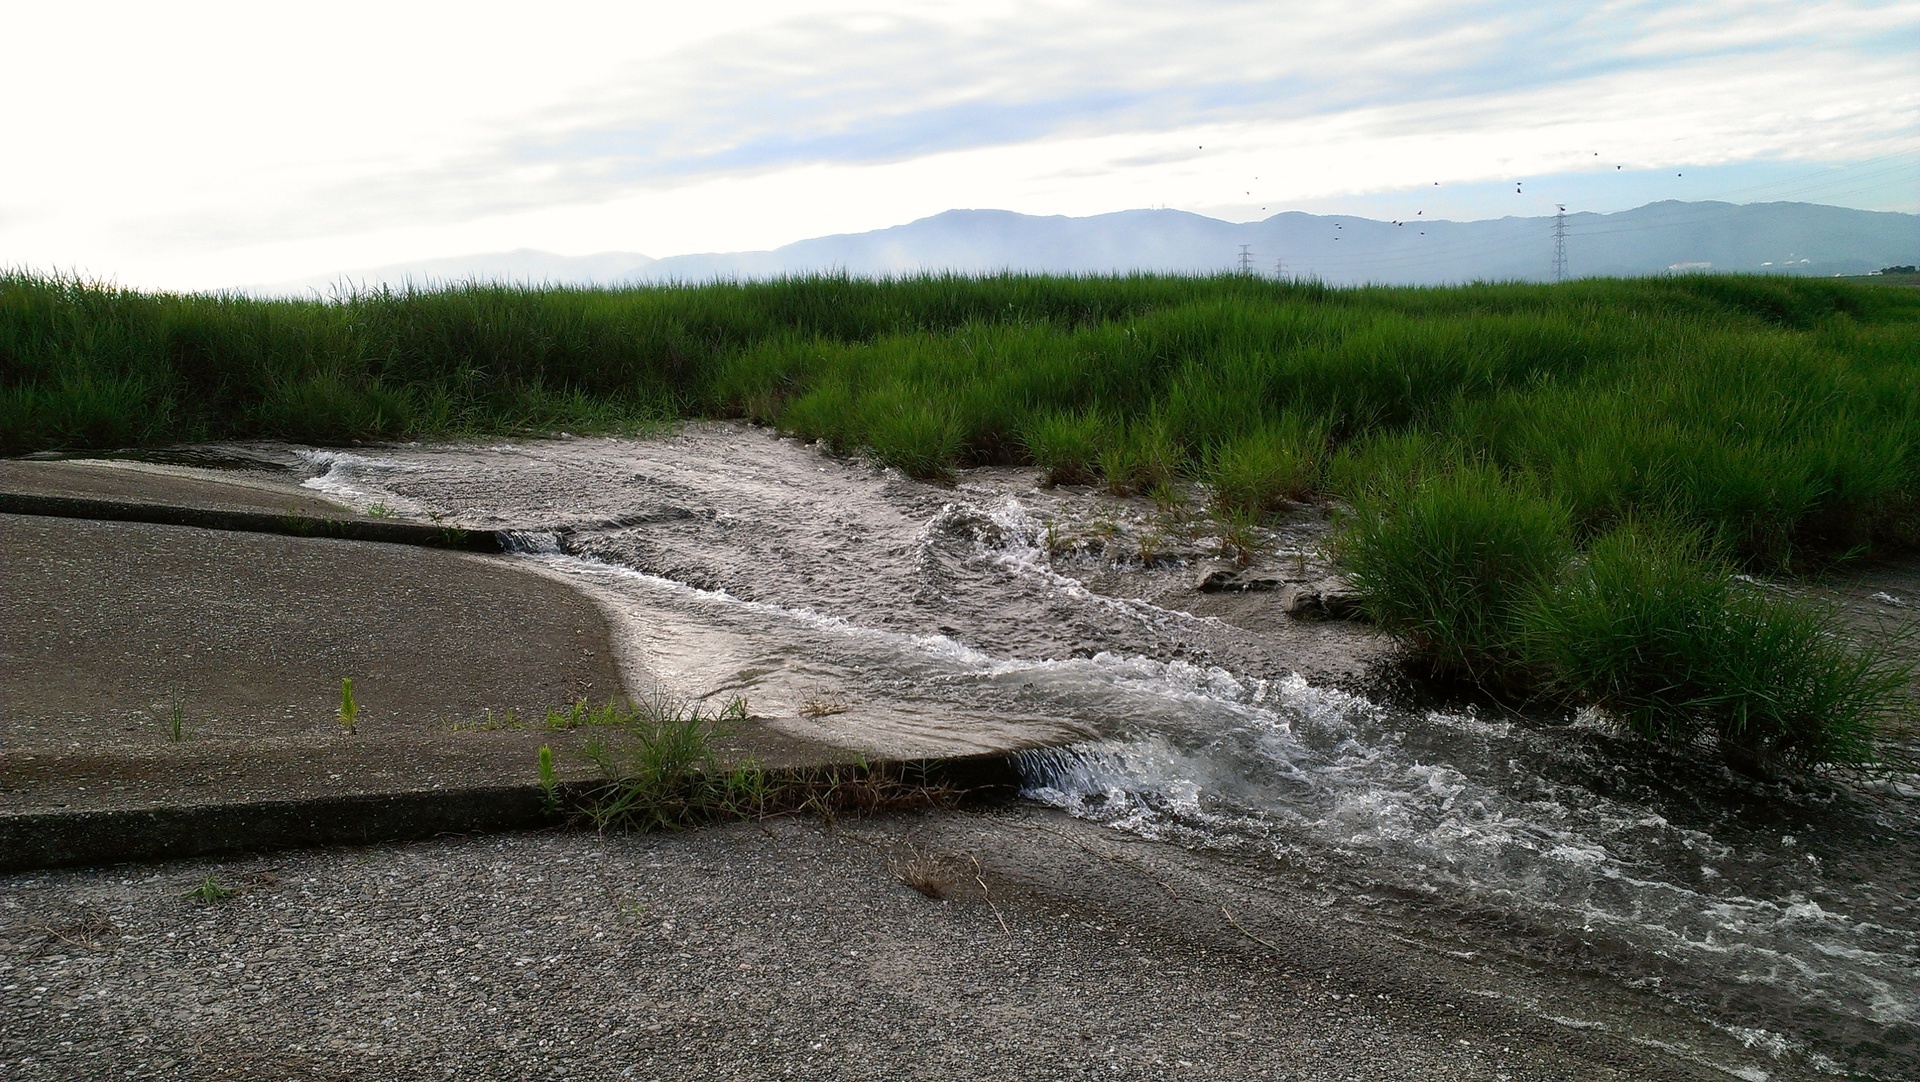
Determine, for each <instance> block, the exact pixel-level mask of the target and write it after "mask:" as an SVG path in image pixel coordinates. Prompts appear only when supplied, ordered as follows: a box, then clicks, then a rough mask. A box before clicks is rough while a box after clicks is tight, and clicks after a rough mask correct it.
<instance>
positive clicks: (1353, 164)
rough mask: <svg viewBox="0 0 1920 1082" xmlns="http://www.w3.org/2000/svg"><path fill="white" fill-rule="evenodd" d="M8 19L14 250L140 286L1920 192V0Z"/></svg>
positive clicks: (518, 6) (640, 6)
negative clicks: (845, 242)
mask: <svg viewBox="0 0 1920 1082" xmlns="http://www.w3.org/2000/svg"><path fill="white" fill-rule="evenodd" d="M6 24H7V32H6V33H5V34H4V35H0V100H4V101H6V102H7V103H9V104H8V107H7V108H6V109H4V110H0V147H4V148H5V156H4V158H0V267H15V268H30V269H33V270H37V271H42V272H48V271H54V272H63V273H74V274H81V275H84V276H87V277H92V278H100V279H106V280H111V281H116V282H119V283H121V284H123V285H128V286H134V287H139V288H164V289H221V288H230V287H238V286H244V285H249V284H257V283H266V282H275V281H284V280H288V279H293V278H298V277H302V276H311V275H317V274H327V273H331V272H336V271H350V270H353V269H358V268H367V267H374V266H381V265H386V264H392V263H398V262H405V261H410V260H418V259H429V258H435V257H444V256H455V255H462V254H467V253H474V252H489V251H504V250H510V249H517V248H534V249H542V250H546V251H551V252H557V253H561V254H567V255H584V254H589V253H594V252H607V251H628V252H641V253H645V254H647V255H651V256H655V257H659V256H667V255H676V254H682V253H687V252H702V251H736V250H752V249H765V248H772V247H775V246H778V245H781V244H785V243H789V242H791V241H795V240H800V239H804V238H807V237H813V236H821V235H825V234H831V233H846V232H858V231H862V230H868V229H876V228H883V227H885V226H889V225H897V224H900V223H902V222H907V221H911V220H913V219H916V218H920V217H925V216H927V215H930V214H936V213H938V212H940V211H942V210H947V209H951V208H956V207H990V208H999V209H1006V210H1015V211H1021V212H1025V213H1030V214H1069V215H1086V214H1099V213H1105V212H1109V211H1117V210H1127V209H1134V208H1141V207H1172V208H1177V209H1181V210H1188V211H1193V212H1196V213H1200V214H1206V215H1209V216H1212V217H1216V218H1222V219H1226V220H1231V221H1248V220H1253V219H1258V218H1264V217H1267V216H1268V215H1270V214H1274V213H1278V212H1280V211H1285V210H1307V211H1313V212H1316V213H1351V214H1363V215H1368V216H1371V217H1380V218H1398V217H1406V216H1410V215H1412V214H1413V213H1414V212H1415V211H1416V209H1417V210H1419V211H1422V212H1424V214H1425V216H1426V217H1429V218H1433V217H1450V218H1456V219H1474V218H1496V217H1501V216H1505V215H1538V214H1551V213H1552V212H1553V209H1554V206H1555V204H1556V203H1566V204H1567V205H1568V207H1569V209H1570V210H1576V211H1581V210H1584V211H1600V212H1610V211H1617V210H1625V209H1629V208H1631V207H1635V206H1639V205H1642V204H1644V203H1648V202H1652V201H1655V200H1659V199H1725V200H1729V201H1732V202H1762V201H1769V200H1776V199H1789V200H1799V201H1805V202H1817V203H1831V204H1834V205H1839V206H1847V207H1856V208H1860V209H1867V210H1898V211H1907V212H1917V211H1920V0H1894V2H1884V3H1883V2H1858V0H1856V2H1840V0H1835V2H1828V0H1787V2H1776V0H1702V2H1698V3H1687V2H1674V0H1657V2H1640V0H1611V2H1595V3H1579V2H1556V3H1547V4H1543V3H1540V2H1538V0H1524V2H1523V0H1486V2H1474V0H1465V2H1458V3H1445V4H1438V3H1420V2H1407V0H1373V2H1370V3H1366V4H1355V3H1352V2H1350V0H1288V2H1278V3H1267V2H1260V0H1233V2H1225V0H1187V2H1182V3H1164V2H1163V3H1134V2H1128V0H1116V2H1106V3H1099V4H1090V3H1074V2H1066V3H1052V2H1031V0H1028V2H1020V3H1002V2H999V0H964V2H954V3H947V2H937V3H908V2H896V3H889V4H886V5H885V6H875V5H872V4H865V3H843V2H838V0H782V2H779V3H769V4H758V3H732V4H728V3H712V4H686V3H618V4H615V3H586V2H581V3H570V2H555V0H548V2H545V3H541V4H528V3H524V2H519V3H513V4H490V3H483V2H473V0H466V2H460V3H408V2H405V0H382V2H380V3H359V2H355V0H342V2H334V3H329V4H325V5H319V4H310V3H305V4H303V3H284V4H261V3H259V2H258V0H250V2H247V3H202V2H194V0H176V2H173V3H168V4H153V3H150V2H143V3H137V4H135V3H125V4H117V3H91V2H87V0H63V2H62V3H59V4H31V5H30V4H26V3H17V4H13V5H10V6H9V11H8V14H7V18H6ZM1516 189H1518V190H1517V191H1516Z"/></svg>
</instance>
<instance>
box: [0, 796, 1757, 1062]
mask: <svg viewBox="0 0 1920 1082" xmlns="http://www.w3.org/2000/svg"><path fill="white" fill-rule="evenodd" d="M210 879H211V881H212V882H213V883H215V884H217V885H218V886H219V887H220V888H222V889H224V890H230V891H232V892H233V893H232V894H231V895H229V896H227V897H225V898H222V899H220V900H205V899H202V898H198V897H187V896H186V895H187V894H188V893H189V892H190V891H192V890H194V888H196V887H200V886H202V885H204V884H207V883H208V882H209V880H210ZM914 884H917V885H918V886H917V887H916V886H915V885H914ZM932 895H940V896H941V897H938V898H936V897H933V896H932ZM1339 913H1340V907H1339V906H1337V905H1332V904H1330V902H1329V900H1327V899H1319V900H1315V899H1313V898H1312V897H1309V896H1307V895H1305V894H1302V893H1297V892H1293V891H1291V890H1290V889H1289V887H1288V885H1287V884H1286V883H1285V881H1284V879H1283V878H1281V877H1279V876H1278V875H1277V874H1276V872H1275V870H1274V869H1271V868H1267V869H1262V868H1258V867H1252V866H1246V867H1241V866H1236V865H1233V864H1231V863H1230V862H1227V861H1223V860H1219V859H1212V858H1208V857H1206V856H1205V855H1200V854H1193V853H1188V852H1185V851H1182V850H1178V849H1175V848H1173V847H1169V846H1164V845H1158V844H1155V843H1149V842H1139V841H1134V840H1129V839H1127V838H1125V837H1123V836H1119V835H1116V834H1114V833H1113V832H1111V831H1105V830H1102V829H1100V828H1097V827H1093V826H1089V825H1088V824H1084V823H1079V822H1076V821H1073V820H1070V819H1066V818H1064V817H1061V816H1058V815H1055V814H1053V813H1051V812H1048V811H1045V810H1042V809H1037V808H1034V807H1032V806H1028V805H1012V806H1006V807H1002V808H997V809H990V810H986V811H979V812H966V811H961V812H941V813H929V814H923V815H906V816H898V817H885V818H880V819H868V820H861V821H853V822H849V821H844V820H843V821H842V822H840V823H838V824H834V825H827V824H822V823H820V822H818V821H814V820H782V821H774V822H770V823H762V824H741V825H731V826H723V827H714V828H708V829H704V830H697V831H691V832H686V833H680V834H671V835H648V836H620V837H610V838H607V839H604V840H603V839H599V838H596V837H595V836H593V835H590V834H570V833H560V834H545V835H540V834H520V835H500V836H492V837H476V838H451V839H443V840H439V841H434V842H424V843H416V844H409V845H398V846H392V847H376V848H365V849H338V850H325V851H306V852H294V853H282V854H276V855H271V856H265V857H257V858H249V859H243V860H237V861H230V862H225V863H208V862H189V863H174V864H164V865H123V866H118V867H112V868H103V869H88V870H70V871H51V872H38V873H29V874H21V875H13V876H7V877H4V878H0V932H3V934H0V1078H4V1079H81V1078H88V1079H93V1078H188V1079H198V1078H228V1077H245V1078H263V1079H264V1078H274V1079H279V1078H286V1079H323V1078H366V1077H380V1076H385V1077H389V1078H438V1077H463V1078H480V1077H490V1078H499V1077H524V1078H567V1077H577V1078H684V1077H704V1078H766V1077H789V1076H790V1077H812V1078H879V1077H885V1078H948V1077H954V1076H956V1075H960V1076H964V1077H971V1078H1096V1077H1097V1078H1154V1079H1159V1078H1168V1077H1176V1078H1177V1077H1191V1078H1298V1079H1349V1078H1352V1079H1400V1078H1405V1079H1451V1078H1460V1079H1469V1078H1470V1079H1509V1080H1516V1082H1517V1080H1522V1079H1610V1078H1632V1079H1662V1078H1720V1079H1724V1078H1726V1077H1727V1074H1726V1073H1724V1071H1725V1070H1726V1069H1728V1068H1732V1069H1736V1070H1745V1071H1746V1072H1747V1073H1746V1074H1745V1075H1744V1077H1748V1078H1760V1077H1765V1076H1766V1075H1767V1074H1771V1076H1772V1077H1773V1078H1776V1079H1778V1078H1783V1077H1793V1076H1794V1075H1793V1073H1792V1071H1791V1068H1790V1066H1788V1067H1787V1069H1786V1070H1785V1071H1784V1072H1783V1069H1782V1068H1783V1065H1781V1064H1778V1063H1769V1064H1767V1065H1766V1067H1765V1070H1764V1071H1762V1073H1754V1071H1756V1070H1761V1068H1759V1067H1758V1066H1755V1065H1754V1064H1755V1056H1754V1054H1751V1053H1746V1052H1745V1051H1744V1050H1743V1049H1740V1048H1739V1046H1738V1045H1737V1044H1735V1043H1734V1042H1732V1041H1730V1040H1719V1041H1717V1042H1716V1035H1715V1034H1714V1033H1713V1032H1711V1031H1706V1032H1702V1031H1701V1030H1700V1027H1697V1026H1695V1025H1694V1024H1692V1023H1690V1022H1688V1021H1687V1020H1686V1019H1685V1018H1684V1017H1683V1016H1682V1015H1681V1013H1680V1012H1678V1011H1677V1010H1667V1009H1663V1008H1662V1006H1661V1005H1660V1004H1659V1003H1658V1002H1657V1001H1653V1000H1651V999H1647V1000H1644V1001H1642V1000H1640V999H1635V998H1631V997H1629V998H1624V999H1623V998H1620V996H1619V994H1618V993H1617V992H1613V993H1608V992H1606V991H1605V990H1600V991H1598V992H1596V991H1595V990H1594V989H1588V988H1582V987H1578V986H1576V985H1574V984H1572V983H1570V982H1569V981H1568V979H1567V978H1565V977H1563V976H1556V977H1547V976H1541V975H1538V974H1530V973H1528V972H1525V971H1523V969H1522V968H1521V967H1515V966H1510V965H1505V964H1503V963H1499V962H1498V961H1497V960H1492V959H1487V958H1484V957H1470V958H1462V957H1457V956H1456V954H1463V953H1465V952H1455V953H1449V952H1448V951H1447V950H1446V949H1445V947H1446V944H1445V943H1444V942H1438V943H1420V942H1416V941H1413V940H1410V939H1408V938H1406V937H1405V936H1402V935H1398V934H1394V933H1391V932H1389V931H1387V930H1384V929H1378V928H1369V927H1367V926H1364V925H1359V924H1356V923H1354V922H1353V921H1352V920H1351V919H1350V918H1342V917H1341V916H1339ZM1493 988H1498V989H1500V993H1499V994H1495V993H1494V992H1492V991H1490V989H1493ZM1550 1018H1556V1019H1557V1021H1553V1020H1549V1019H1550ZM1709 1062H1712V1063H1715V1064H1720V1065H1722V1069H1714V1068H1712V1067H1710V1066H1707V1064H1708V1063H1709ZM1743 1065H1744V1066H1743Z"/></svg>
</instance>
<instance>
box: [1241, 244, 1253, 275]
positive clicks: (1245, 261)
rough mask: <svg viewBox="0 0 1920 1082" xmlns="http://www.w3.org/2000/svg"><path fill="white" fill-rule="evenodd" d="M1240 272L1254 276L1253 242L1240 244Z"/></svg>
mask: <svg viewBox="0 0 1920 1082" xmlns="http://www.w3.org/2000/svg"><path fill="white" fill-rule="evenodd" d="M1240 273H1241V274H1244V275H1246V276H1247V277H1249V278H1251V277H1253V245H1251V244H1242V245H1241V246H1240Z"/></svg>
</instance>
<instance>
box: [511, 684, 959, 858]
mask: <svg viewBox="0 0 1920 1082" xmlns="http://www.w3.org/2000/svg"><path fill="white" fill-rule="evenodd" d="M548 718H549V727H550V728H554V729H574V728H589V729H591V730H592V731H593V736H592V738H591V739H589V740H588V741H587V743H586V746H585V748H584V749H583V750H584V753H585V755H586V757H587V759H588V760H589V761H590V762H591V763H592V764H593V765H594V766H595V767H596V768H597V772H598V774H599V776H600V780H599V781H598V782H597V783H595V784H592V785H589V786H587V787H586V788H585V789H583V790H580V791H579V796H578V799H577V800H576V801H575V803H574V807H573V810H574V811H575V812H577V813H578V814H580V815H581V816H583V817H584V818H585V819H586V820H587V821H589V822H591V823H592V824H594V826H596V827H597V828H599V829H601V830H610V829H625V830H639V831H647V830H670V829H675V828H678V827H684V826H691V825H694V824H697V823H703V822H712V821H715V820H727V819H755V818H762V817H766V816H773V815H786V814H795V813H809V814H815V815H820V816H822V817H824V818H827V819H829V820H832V819H834V818H837V817H839V816H842V815H851V816H861V815H871V814H875V813H877V812H883V811H896V810H903V809H909V808H922V807H929V806H942V805H946V804H950V803H952V802H954V801H956V800H957V799H958V796H959V794H957V793H956V792H954V791H953V790H952V789H951V788H950V787H948V786H946V785H944V784H941V783H938V782H930V781H928V780H927V779H925V778H922V777H917V776H912V775H911V774H910V773H909V772H908V770H907V768H904V767H899V766H894V765H888V764H883V765H874V764H868V763H865V762H859V763H853V764H847V765H840V766H826V767H818V768H806V769H800V770H787V771H781V772H778V773H775V772H772V771H769V770H767V769H765V768H763V767H761V766H759V765H758V764H756V763H754V762H752V761H746V762H733V763H729V762H726V761H723V760H722V758H721V757H720V755H719V754H718V752H717V751H716V750H715V748H714V741H715V740H716V738H721V737H724V736H726V735H728V734H729V733H731V732H732V731H734V730H735V729H736V728H737V727H738V726H739V725H741V724H744V723H745V722H746V721H747V719H748V714H747V705H746V702H745V700H743V699H737V698H736V699H733V700H731V701H730V702H728V703H727V704H726V705H725V706H724V707H722V708H721V709H720V710H718V711H711V710H709V709H708V708H707V707H706V706H704V705H702V704H698V703H685V702H680V701H677V700H674V699H671V698H668V697H666V696H656V697H654V698H652V699H649V700H646V701H643V702H638V703H634V702H627V703H621V702H614V703H609V704H607V705H605V706H600V707H593V706H589V705H587V704H586V703H574V704H571V705H570V706H567V707H565V708H562V709H560V710H555V711H552V712H550V713H549V715H548ZM540 769H541V774H540V777H541V787H542V789H543V791H544V792H545V793H546V794H547V795H548V796H549V798H550V799H553V800H554V801H555V803H556V805H558V804H560V803H562V802H563V801H562V799H561V797H562V790H561V789H560V787H559V784H558V781H557V778H556V776H555V775H554V773H553V770H554V767H553V762H552V752H551V749H549V748H544V747H543V748H542V749H541V768H540Z"/></svg>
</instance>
